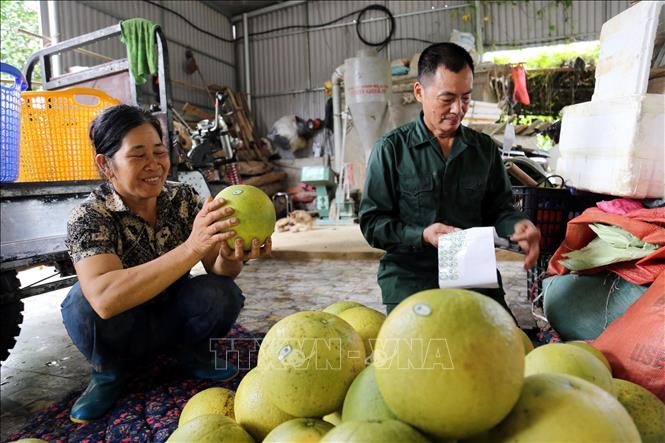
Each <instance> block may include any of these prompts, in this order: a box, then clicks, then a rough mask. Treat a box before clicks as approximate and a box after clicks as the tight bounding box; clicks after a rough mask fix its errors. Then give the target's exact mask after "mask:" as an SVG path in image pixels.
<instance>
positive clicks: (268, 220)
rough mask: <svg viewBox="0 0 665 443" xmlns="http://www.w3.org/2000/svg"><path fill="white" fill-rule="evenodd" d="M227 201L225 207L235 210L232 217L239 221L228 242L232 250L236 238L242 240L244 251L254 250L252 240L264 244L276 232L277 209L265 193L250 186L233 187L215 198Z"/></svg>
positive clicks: (225, 189) (223, 190)
mask: <svg viewBox="0 0 665 443" xmlns="http://www.w3.org/2000/svg"><path fill="white" fill-rule="evenodd" d="M215 198H216V199H217V198H223V199H224V200H225V201H226V204H225V205H224V206H228V207H231V208H233V210H234V212H233V215H231V217H236V218H237V219H238V224H236V225H234V226H233V227H232V228H231V229H232V230H234V231H235V232H236V235H235V236H234V237H231V238H230V239H228V240H227V243H228V245H229V247H230V248H231V249H235V241H236V238H238V237H239V238H241V239H242V245H243V249H244V250H245V251H249V250H250V249H252V239H254V238H256V239H258V240H259V242H260V244H263V243H264V242H265V241H266V239H267V238H268V237H270V235H271V234H272V233H273V231H274V230H275V221H276V219H277V217H276V215H275V207H274V206H273V204H272V201H270V197H268V196H267V195H266V193H265V192H263V191H262V190H260V189H259V188H256V187H254V186H250V185H233V186H229V187H227V188H224V189H222V191H221V192H220V193H219V194H217V196H216V197H215Z"/></svg>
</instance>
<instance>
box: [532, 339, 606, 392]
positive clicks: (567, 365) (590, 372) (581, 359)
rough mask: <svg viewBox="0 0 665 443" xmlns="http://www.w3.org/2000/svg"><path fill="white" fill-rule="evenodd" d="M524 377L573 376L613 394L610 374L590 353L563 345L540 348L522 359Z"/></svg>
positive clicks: (549, 345) (554, 344) (553, 344)
mask: <svg viewBox="0 0 665 443" xmlns="http://www.w3.org/2000/svg"><path fill="white" fill-rule="evenodd" d="M524 362H525V363H524V375H525V376H527V377H528V376H529V375H534V374H542V373H544V372H558V373H561V374H569V375H575V376H577V377H580V378H583V379H584V380H586V381H588V382H591V383H593V384H595V385H597V386H598V387H600V388H603V389H604V390H606V391H607V392H609V393H610V394H614V388H613V387H612V374H610V371H609V370H608V369H607V368H606V367H605V365H604V364H602V363H601V362H600V360H598V359H597V358H596V357H594V356H593V354H591V353H590V352H587V351H585V350H584V349H581V348H579V347H577V346H572V345H569V344H565V343H550V344H547V345H543V346H540V347H538V348H536V349H534V350H533V351H531V352H530V353H529V355H527V356H526V357H525V359H524Z"/></svg>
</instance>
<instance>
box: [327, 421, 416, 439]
mask: <svg viewBox="0 0 665 443" xmlns="http://www.w3.org/2000/svg"><path fill="white" fill-rule="evenodd" d="M324 442H325V443H339V442H345V443H385V442H400V443H428V440H427V438H425V436H423V435H422V434H421V433H420V432H418V431H416V430H415V429H413V428H412V427H411V426H409V425H407V424H405V423H402V422H401V421H398V420H372V421H346V422H343V423H342V424H341V425H339V426H335V428H334V429H333V430H332V431H330V432H328V434H326V436H325V437H323V439H321V443H324Z"/></svg>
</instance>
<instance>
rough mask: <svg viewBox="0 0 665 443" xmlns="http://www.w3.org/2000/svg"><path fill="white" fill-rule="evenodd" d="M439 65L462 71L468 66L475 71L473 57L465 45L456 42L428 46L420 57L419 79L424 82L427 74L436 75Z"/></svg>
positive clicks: (450, 69)
mask: <svg viewBox="0 0 665 443" xmlns="http://www.w3.org/2000/svg"><path fill="white" fill-rule="evenodd" d="M439 66H444V67H445V68H446V69H448V70H449V71H453V72H460V71H461V70H462V69H464V67H466V66H468V67H469V68H471V72H473V68H474V67H473V59H472V58H471V55H470V54H469V53H468V52H467V50H466V49H464V48H463V47H461V46H459V45H456V44H455V43H450V42H446V43H435V44H433V45H430V46H428V47H427V48H425V50H424V51H423V52H422V54H420V58H419V59H418V81H419V82H421V83H422V82H423V78H424V77H426V76H431V75H434V73H435V72H436V70H437V69H438V67H439Z"/></svg>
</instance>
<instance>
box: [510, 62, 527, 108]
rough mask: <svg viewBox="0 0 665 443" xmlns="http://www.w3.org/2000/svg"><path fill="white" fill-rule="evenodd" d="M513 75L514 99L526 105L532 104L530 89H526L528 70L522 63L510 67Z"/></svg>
mask: <svg viewBox="0 0 665 443" xmlns="http://www.w3.org/2000/svg"><path fill="white" fill-rule="evenodd" d="M510 71H511V73H512V75H513V101H516V102H520V103H522V104H523V105H525V106H529V105H530V104H531V100H530V99H529V91H527V89H526V72H525V71H524V66H522V63H520V64H518V65H517V66H513V67H512V68H510Z"/></svg>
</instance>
